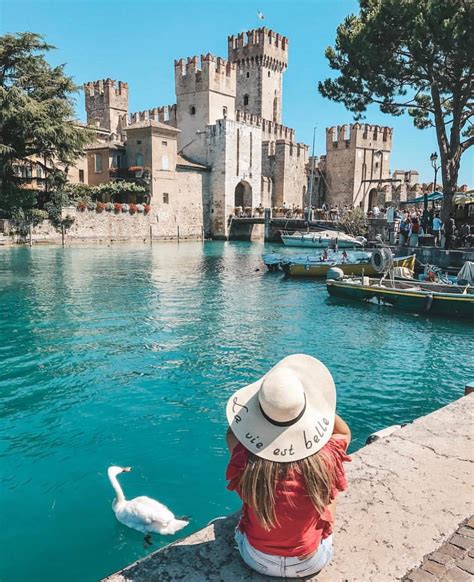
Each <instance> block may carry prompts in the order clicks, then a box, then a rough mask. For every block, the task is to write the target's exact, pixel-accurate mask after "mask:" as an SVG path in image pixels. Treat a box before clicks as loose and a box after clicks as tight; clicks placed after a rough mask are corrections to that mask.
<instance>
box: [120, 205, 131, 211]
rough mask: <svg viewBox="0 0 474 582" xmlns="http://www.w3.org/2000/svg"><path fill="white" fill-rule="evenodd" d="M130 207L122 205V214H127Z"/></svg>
mask: <svg viewBox="0 0 474 582" xmlns="http://www.w3.org/2000/svg"><path fill="white" fill-rule="evenodd" d="M129 208H130V206H129V205H128V204H122V212H128V211H129Z"/></svg>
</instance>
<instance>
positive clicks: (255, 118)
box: [235, 109, 295, 142]
mask: <svg viewBox="0 0 474 582" xmlns="http://www.w3.org/2000/svg"><path fill="white" fill-rule="evenodd" d="M235 120H236V121H240V123H246V124H247V125H255V126H257V127H261V128H262V132H263V133H262V139H264V140H273V141H275V140H277V139H286V140H288V141H290V142H294V138H295V130H294V129H291V127H286V126H285V125H281V124H280V123H275V122H274V121H270V120H269V119H263V117H261V116H260V115H256V114H254V113H249V112H247V111H242V110H240V109H238V110H237V111H236V112H235Z"/></svg>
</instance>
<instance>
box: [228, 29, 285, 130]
mask: <svg viewBox="0 0 474 582" xmlns="http://www.w3.org/2000/svg"><path fill="white" fill-rule="evenodd" d="M245 34H246V37H247V38H246V39H245V38H244V33H240V34H237V35H232V36H229V37H228V39H227V43H228V59H229V62H231V63H234V64H235V65H236V66H237V94H236V109H238V110H240V111H245V112H248V113H253V114H255V115H258V116H260V117H262V118H263V119H268V120H269V121H273V122H275V123H281V110H282V87H283V72H284V71H285V69H286V67H287V66H288V39H287V38H286V37H285V36H282V35H280V34H278V33H275V32H273V31H271V30H269V29H267V28H259V29H257V30H249V31H248V32H247V33H245Z"/></svg>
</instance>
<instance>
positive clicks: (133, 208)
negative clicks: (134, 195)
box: [128, 204, 138, 214]
mask: <svg viewBox="0 0 474 582" xmlns="http://www.w3.org/2000/svg"><path fill="white" fill-rule="evenodd" d="M137 210H138V209H137V205H136V204H130V205H129V208H128V211H129V212H130V214H135V212H137Z"/></svg>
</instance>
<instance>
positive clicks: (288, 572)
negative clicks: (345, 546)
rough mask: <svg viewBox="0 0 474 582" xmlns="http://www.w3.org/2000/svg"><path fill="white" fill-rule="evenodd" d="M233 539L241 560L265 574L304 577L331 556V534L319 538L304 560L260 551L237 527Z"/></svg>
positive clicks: (315, 571) (312, 572)
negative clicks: (316, 546) (313, 550)
mask: <svg viewBox="0 0 474 582" xmlns="http://www.w3.org/2000/svg"><path fill="white" fill-rule="evenodd" d="M235 541H236V542H237V549H238V550H239V553H240V555H241V557H242V560H243V561H244V562H245V563H246V564H247V566H250V568H252V570H255V571H256V572H258V573H260V574H263V575H265V576H276V577H278V578H305V577H306V576H312V575H314V574H317V573H318V572H319V571H321V570H322V569H323V568H324V567H325V566H327V565H328V564H329V562H330V561H331V558H332V535H331V536H329V537H327V538H326V539H325V540H321V543H320V544H319V548H318V549H317V551H316V552H315V553H314V554H313V555H312V556H311V557H310V558H306V559H305V560H300V559H299V558H290V557H287V556H273V555H271V554H265V553H264V552H260V551H259V550H256V549H255V548H253V547H252V546H251V545H250V543H249V541H248V539H247V536H246V535H245V534H244V533H242V532H241V531H239V529H236V530H235Z"/></svg>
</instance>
